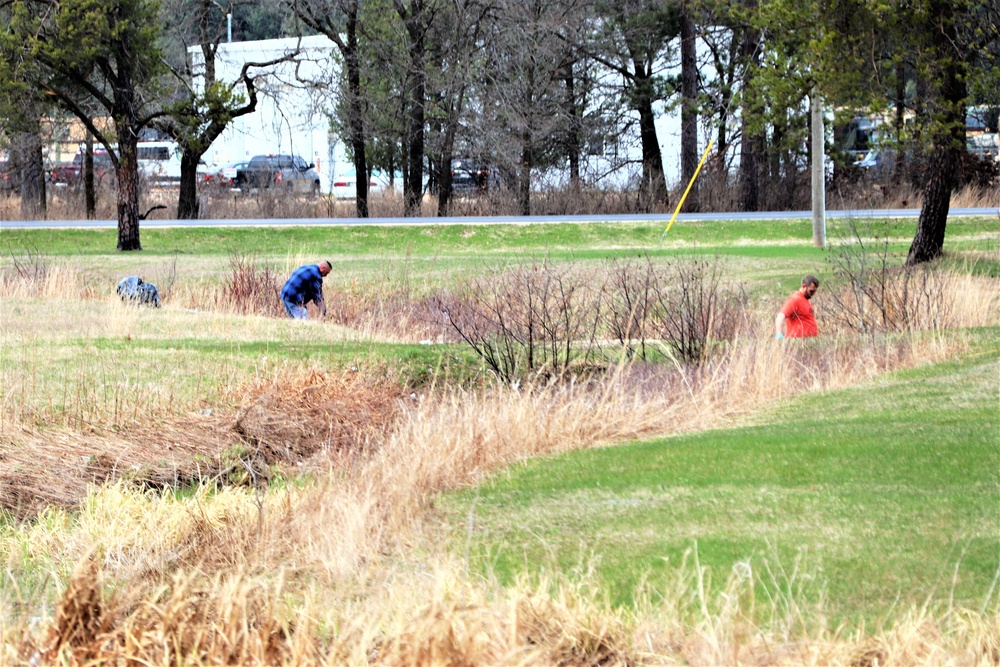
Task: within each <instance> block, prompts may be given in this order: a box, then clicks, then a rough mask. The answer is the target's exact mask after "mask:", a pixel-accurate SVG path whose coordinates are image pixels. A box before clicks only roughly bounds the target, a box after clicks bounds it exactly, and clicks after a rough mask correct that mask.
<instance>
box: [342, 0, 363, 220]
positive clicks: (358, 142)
mask: <svg viewBox="0 0 1000 667" xmlns="http://www.w3.org/2000/svg"><path fill="white" fill-rule="evenodd" d="M346 47H347V48H345V49H344V54H343V55H344V62H345V64H346V66H347V100H348V101H347V104H348V108H349V109H350V112H349V113H350V120H349V122H348V126H349V127H350V134H351V137H350V141H351V153H352V154H353V158H354V176H355V179H354V180H355V191H354V193H355V195H354V202H355V205H356V207H357V213H358V217H359V218H367V217H368V215H369V211H368V183H369V180H368V178H367V177H366V174H367V173H368V160H367V156H366V155H365V150H366V149H365V114H364V102H363V100H364V97H363V95H362V91H361V60H360V55H359V52H360V49H359V48H358V6H357V3H351V6H350V11H349V12H348V17H347V44H346Z"/></svg>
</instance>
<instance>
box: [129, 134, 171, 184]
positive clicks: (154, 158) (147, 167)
mask: <svg viewBox="0 0 1000 667" xmlns="http://www.w3.org/2000/svg"><path fill="white" fill-rule="evenodd" d="M138 148H139V150H138V156H137V157H138V160H139V173H140V174H142V176H143V177H145V178H146V179H147V180H149V181H150V182H152V183H163V182H176V181H179V180H180V179H181V149H180V148H179V147H178V146H177V144H176V143H174V142H172V141H140V142H139V147H138Z"/></svg>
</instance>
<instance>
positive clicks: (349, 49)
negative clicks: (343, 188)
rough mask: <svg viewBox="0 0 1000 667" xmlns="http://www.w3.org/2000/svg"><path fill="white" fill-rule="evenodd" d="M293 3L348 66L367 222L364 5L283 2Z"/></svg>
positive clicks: (339, 0)
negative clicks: (361, 35) (362, 38)
mask: <svg viewBox="0 0 1000 667" xmlns="http://www.w3.org/2000/svg"><path fill="white" fill-rule="evenodd" d="M282 2H286V3H289V4H290V5H291V7H292V10H293V11H294V12H295V15H296V16H297V17H299V19H300V20H301V21H302V22H303V23H304V24H305V25H306V26H307V27H309V28H310V29H312V30H315V31H316V32H318V33H320V34H322V35H325V36H326V37H327V38H328V39H330V41H332V42H333V43H334V44H335V45H336V46H337V50H338V51H339V52H340V56H341V58H342V59H343V63H344V75H345V79H346V82H347V86H346V90H343V91H341V95H342V96H343V98H344V99H345V101H346V107H347V119H348V121H347V124H348V135H349V136H348V143H349V144H350V149H351V150H350V153H351V156H352V158H353V160H354V173H355V174H356V176H357V178H356V179H355V181H356V183H357V186H356V191H355V204H356V206H357V213H358V217H359V218H367V217H368V215H369V212H368V178H367V175H368V173H369V169H368V161H367V153H366V143H367V139H368V134H367V132H366V128H365V115H366V97H365V91H364V90H363V89H362V85H361V48H360V43H359V36H360V34H361V27H362V26H361V15H360V11H361V3H360V1H359V0H282Z"/></svg>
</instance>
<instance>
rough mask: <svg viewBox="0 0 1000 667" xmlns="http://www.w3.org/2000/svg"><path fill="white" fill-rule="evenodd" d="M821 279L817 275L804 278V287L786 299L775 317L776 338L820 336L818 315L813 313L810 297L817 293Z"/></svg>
mask: <svg viewBox="0 0 1000 667" xmlns="http://www.w3.org/2000/svg"><path fill="white" fill-rule="evenodd" d="M818 287H819V280H817V279H816V276H806V277H805V278H803V279H802V287H800V288H799V290H798V291H797V292H792V295H791V296H790V297H788V300H787V301H785V305H784V306H782V307H781V310H779V311H778V314H777V316H776V317H775V318H774V329H775V333H774V337H775V338H785V337H786V336H787V337H788V338H806V337H809V336H818V335H819V329H818V328H817V327H816V317H815V316H814V315H813V307H812V304H811V303H809V299H811V298H812V297H813V294H815V293H816V289H817V288H818Z"/></svg>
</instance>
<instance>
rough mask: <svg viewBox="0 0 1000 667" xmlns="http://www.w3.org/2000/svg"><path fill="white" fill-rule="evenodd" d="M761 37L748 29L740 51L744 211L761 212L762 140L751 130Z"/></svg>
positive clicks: (742, 205) (742, 200) (741, 189)
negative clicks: (755, 76) (742, 66)
mask: <svg viewBox="0 0 1000 667" xmlns="http://www.w3.org/2000/svg"><path fill="white" fill-rule="evenodd" d="M756 4H757V3H756V2H751V3H750V8H751V9H755V8H756ZM759 45H760V42H759V36H758V34H757V31H756V30H754V29H753V28H751V27H749V26H748V27H747V28H746V30H745V31H744V33H743V44H742V48H741V49H740V52H741V56H742V61H743V63H744V64H745V65H746V68H747V69H746V75H745V77H744V79H743V82H742V86H741V88H742V90H743V113H742V120H741V129H742V134H741V138H740V179H739V180H740V210H741V211H758V210H760V190H759V184H760V154H759V152H758V148H759V143H760V142H759V140H758V138H757V136H756V135H755V134H754V133H753V132H752V130H751V128H750V118H751V117H752V116H754V115H755V114H756V112H757V109H756V104H755V103H754V102H753V86H752V85H751V84H752V83H753V76H754V71H755V70H756V67H757V64H758V63H759V62H760V54H759V49H758V47H759Z"/></svg>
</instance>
